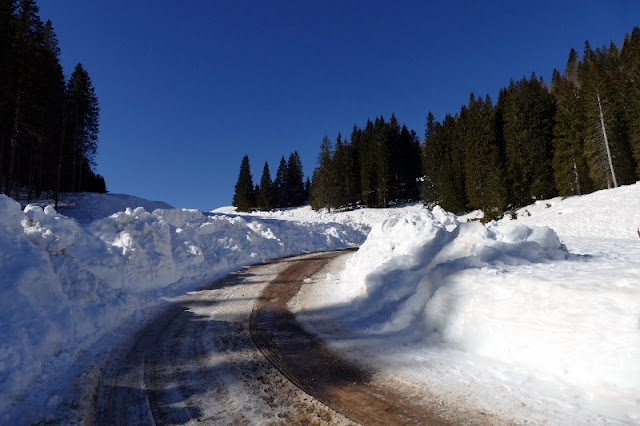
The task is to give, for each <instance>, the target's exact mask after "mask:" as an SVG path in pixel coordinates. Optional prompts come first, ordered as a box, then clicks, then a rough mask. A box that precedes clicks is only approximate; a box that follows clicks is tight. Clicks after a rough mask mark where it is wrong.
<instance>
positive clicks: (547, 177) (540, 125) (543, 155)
mask: <svg viewBox="0 0 640 426" xmlns="http://www.w3.org/2000/svg"><path fill="white" fill-rule="evenodd" d="M501 95H502V97H503V99H500V101H499V103H500V106H501V113H502V123H501V124H502V137H503V139H504V145H505V156H506V171H507V182H508V184H509V186H510V191H509V192H510V197H511V202H512V203H513V204H515V205H516V206H524V205H527V204H529V203H530V202H532V201H533V200H536V199H542V198H549V197H552V196H553V195H555V182H554V179H553V168H552V165H551V161H552V158H553V147H552V139H553V116H554V109H555V106H554V102H553V98H552V97H551V95H550V93H549V92H548V91H547V89H546V87H545V85H544V82H543V81H541V80H538V78H537V77H536V76H535V74H532V76H531V78H530V79H529V80H527V79H525V78H523V79H522V80H520V81H519V82H517V83H514V82H511V84H510V85H509V88H508V89H507V90H506V91H503V92H501Z"/></svg>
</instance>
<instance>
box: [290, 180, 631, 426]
mask: <svg viewBox="0 0 640 426" xmlns="http://www.w3.org/2000/svg"><path fill="white" fill-rule="evenodd" d="M639 219H640V186H638V185H632V186H627V187H623V188H619V189H616V190H609V191H601V192H598V193H594V194H591V195H588V196H585V197H574V198H570V199H565V200H561V199H553V200H548V201H542V202H538V203H536V204H535V205H533V206H529V207H527V208H526V209H522V210H520V211H519V212H518V219H517V220H512V219H510V218H509V219H503V220H502V221H500V222H497V223H495V222H494V223H491V224H489V225H488V226H486V227H485V226H483V225H482V224H480V223H478V222H468V223H464V222H463V220H461V219H460V218H457V217H455V216H453V215H450V214H448V213H446V212H444V211H443V210H441V209H439V208H436V209H435V210H434V211H433V212H429V211H426V210H423V211H418V212H416V211H412V212H409V213H403V214H399V215H397V216H396V217H393V218H390V219H387V220H386V221H384V222H382V223H379V224H378V225H375V226H374V227H373V229H372V231H371V233H370V234H369V237H368V239H367V241H366V242H365V243H364V244H363V245H362V247H361V248H360V250H359V251H358V252H357V253H356V254H354V255H353V256H352V257H351V258H350V259H349V261H348V262H347V264H346V268H345V269H344V271H343V272H342V273H340V271H335V272H334V273H332V274H329V275H328V276H327V278H326V279H324V280H323V281H320V283H319V285H315V286H307V287H306V288H305V293H304V294H302V295H301V296H300V297H299V299H298V300H297V302H296V304H295V306H294V308H295V309H297V310H298V315H299V318H301V319H302V320H303V321H305V323H306V324H307V326H308V327H310V328H312V329H314V330H316V331H317V332H320V333H333V335H331V334H326V335H325V337H326V339H328V340H329V341H330V342H331V344H332V345H333V346H334V347H336V348H337V349H339V350H341V351H344V352H346V353H348V354H349V355H350V356H353V357H355V358H358V359H361V360H365V361H366V362H367V363H370V364H371V365H374V366H375V367H376V368H377V369H380V370H382V371H386V372H390V373H392V374H393V375H399V376H401V377H403V378H404V379H408V380H410V381H412V382H416V383H420V384H422V385H424V386H427V387H429V388H430V389H432V390H436V392H440V393H442V394H447V395H450V397H451V398H454V399H457V400H458V401H459V402H460V401H464V403H466V404H475V405H478V406H479V407H481V408H482V410H483V411H484V412H491V413H495V414H498V415H502V416H505V417H506V418H508V419H513V420H515V421H516V422H527V421H536V422H544V423H550V424H584V423H599V422H612V423H623V424H637V423H640V256H639V255H640V238H639V237H638V234H637V227H638V225H640V223H639V222H640V220H639ZM554 230H555V231H557V233H556V232H554ZM336 321H337V322H338V323H340V324H341V327H342V332H341V333H339V335H336V334H335V332H330V331H329V330H330V328H329V327H326V326H325V325H326V324H331V323H335V322H336Z"/></svg>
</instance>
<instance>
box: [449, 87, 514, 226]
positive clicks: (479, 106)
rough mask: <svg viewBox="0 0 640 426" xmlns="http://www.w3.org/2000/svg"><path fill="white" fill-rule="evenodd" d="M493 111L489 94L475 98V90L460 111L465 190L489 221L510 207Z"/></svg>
mask: <svg viewBox="0 0 640 426" xmlns="http://www.w3.org/2000/svg"><path fill="white" fill-rule="evenodd" d="M494 114H495V111H494V108H493V105H492V103H491V99H490V98H489V96H487V97H486V99H485V100H483V99H482V98H480V97H478V98H477V99H476V98H475V95H474V94H473V93H471V94H470V96H469V106H468V108H466V109H462V111H461V114H460V120H462V121H463V122H464V124H463V125H464V129H465V130H464V141H465V177H466V179H465V184H466V193H467V196H468V199H469V205H470V207H471V208H474V209H481V210H482V211H483V212H484V219H485V220H486V221H489V220H493V219H497V218H499V217H500V216H501V215H502V213H503V212H504V210H505V208H506V207H507V200H506V187H505V182H504V176H503V169H502V166H501V164H500V152H499V147H498V145H497V135H496V127H495V116H494Z"/></svg>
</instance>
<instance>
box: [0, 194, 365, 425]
mask: <svg viewBox="0 0 640 426" xmlns="http://www.w3.org/2000/svg"><path fill="white" fill-rule="evenodd" d="M80 213H82V217H88V216H90V214H91V212H82V211H81V212H80ZM364 238H365V235H364V234H363V233H361V232H359V231H355V230H353V229H350V228H348V227H346V226H343V225H340V224H336V223H298V222H293V221H290V222H283V221H274V220H264V219H259V218H255V219H254V218H241V217H228V216H224V215H216V214H203V213H202V212H199V211H195V210H180V209H158V210H155V211H153V212H148V211H146V210H145V209H144V208H142V207H138V208H135V209H131V208H127V209H126V210H124V211H120V212H118V213H115V214H113V215H111V216H109V217H106V218H102V219H99V220H96V221H94V222H92V223H91V224H89V225H81V224H79V223H78V222H77V221H76V220H75V219H71V218H69V217H66V216H63V215H61V214H59V213H57V212H56V211H55V210H54V209H53V207H51V206H48V207H45V208H44V209H43V208H42V207H40V206H36V205H28V206H26V207H25V209H24V211H22V210H21V207H20V205H19V204H18V203H17V202H15V201H13V200H12V199H10V198H8V197H6V196H4V195H0V271H1V272H2V286H1V287H0V322H1V323H2V324H3V325H2V327H0V413H4V412H5V411H6V410H7V409H8V408H9V407H10V406H11V404H13V403H15V402H16V401H18V400H21V399H22V398H24V396H25V393H27V392H29V393H31V392H33V391H34V389H33V388H34V387H35V388H37V384H36V383H35V382H36V381H37V383H42V382H44V381H46V379H47V375H51V374H57V373H56V372H59V371H62V370H64V369H65V368H67V367H68V366H69V365H70V364H71V363H72V362H73V361H74V360H75V359H76V358H77V357H78V356H79V355H80V354H81V352H82V351H83V350H85V349H87V348H88V347H89V346H90V345H92V344H93V343H94V342H96V341H97V340H98V339H99V338H100V337H101V336H104V335H105V334H106V333H108V332H109V331H111V330H114V329H116V328H117V327H118V326H119V325H121V324H122V323H123V322H124V321H126V320H128V319H131V318H136V317H139V318H144V317H145V315H148V314H149V313H150V311H151V309H152V308H154V307H155V306H157V305H159V304H160V303H161V297H167V296H172V295H175V294H177V293H178V292H179V291H185V290H188V289H191V288H195V287H197V286H199V285H203V284H205V283H206V282H209V281H210V280H212V279H215V278H216V277H218V276H221V275H223V274H225V273H228V272H230V271H232V270H237V269H240V268H241V267H243V266H245V265H249V264H254V263H258V262H261V261H264V260H268V259H272V258H277V257H282V256H287V255H293V254H298V253H303V252H307V251H321V250H333V249H339V248H345V247H349V246H357V245H358V244H360V243H361V242H362V241H363V240H364ZM36 379H37V380H36ZM45 401H46V399H45ZM0 418H1V417H0Z"/></svg>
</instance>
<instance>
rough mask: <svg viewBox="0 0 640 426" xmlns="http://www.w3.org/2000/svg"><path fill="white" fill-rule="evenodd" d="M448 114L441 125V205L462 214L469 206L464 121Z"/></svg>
mask: <svg viewBox="0 0 640 426" xmlns="http://www.w3.org/2000/svg"><path fill="white" fill-rule="evenodd" d="M456 121H457V119H456V118H454V117H451V115H449V114H447V116H446V117H445V119H444V121H443V122H442V125H441V126H439V131H440V133H441V136H440V137H441V138H442V140H443V141H444V142H443V145H444V155H443V156H442V167H441V168H440V182H441V183H440V206H441V207H442V208H443V209H445V210H447V211H450V212H453V213H456V214H461V213H464V212H465V211H466V208H467V196H466V193H465V174H464V163H465V152H464V128H463V125H462V123H457V122H456Z"/></svg>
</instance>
